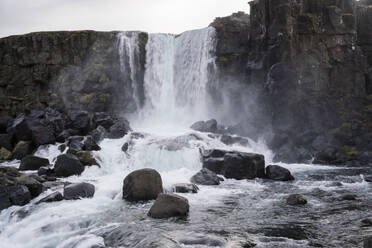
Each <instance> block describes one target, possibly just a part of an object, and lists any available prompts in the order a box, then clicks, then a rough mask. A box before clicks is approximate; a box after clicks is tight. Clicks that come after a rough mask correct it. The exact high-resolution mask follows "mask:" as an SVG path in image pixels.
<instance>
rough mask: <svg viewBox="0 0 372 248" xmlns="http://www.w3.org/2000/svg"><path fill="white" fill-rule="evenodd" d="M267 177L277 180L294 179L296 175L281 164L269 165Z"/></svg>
mask: <svg viewBox="0 0 372 248" xmlns="http://www.w3.org/2000/svg"><path fill="white" fill-rule="evenodd" d="M266 177H267V178H268V179H271V180H276V181H292V180H294V177H293V176H292V174H291V172H290V171H289V170H288V169H286V168H283V167H281V166H279V165H269V166H267V167H266Z"/></svg>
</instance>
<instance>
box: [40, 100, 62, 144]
mask: <svg viewBox="0 0 372 248" xmlns="http://www.w3.org/2000/svg"><path fill="white" fill-rule="evenodd" d="M43 122H44V124H46V125H47V126H48V127H50V128H51V129H52V130H53V132H54V134H55V136H58V135H59V134H61V133H62V132H63V131H64V130H65V127H66V124H67V123H66V118H65V117H64V116H63V115H62V114H61V113H60V112H58V111H57V110H55V109H52V108H50V107H48V108H46V109H45V115H44V120H43ZM58 142H60V141H58ZM62 142H64V141H62Z"/></svg>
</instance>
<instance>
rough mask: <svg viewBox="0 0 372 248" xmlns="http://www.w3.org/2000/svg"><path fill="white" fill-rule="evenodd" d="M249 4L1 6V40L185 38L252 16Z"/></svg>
mask: <svg viewBox="0 0 372 248" xmlns="http://www.w3.org/2000/svg"><path fill="white" fill-rule="evenodd" d="M247 2H248V0H0V37H4V36H9V35H14V34H23V33H29V32H34V31H52V30H85V29H92V30H102V31H110V30H120V31H129V30H141V31H147V32H151V33H158V32H162V33H175V34H177V33H181V32H183V31H186V30H191V29H197V28H203V27H206V26H208V25H209V24H210V23H211V22H212V21H213V20H214V18H215V17H221V16H227V15H230V14H232V13H233V12H237V11H244V12H247V13H248V12H249V5H248V4H247Z"/></svg>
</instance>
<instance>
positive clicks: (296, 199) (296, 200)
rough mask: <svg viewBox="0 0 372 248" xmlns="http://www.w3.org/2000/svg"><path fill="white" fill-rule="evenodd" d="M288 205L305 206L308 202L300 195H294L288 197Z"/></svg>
mask: <svg viewBox="0 0 372 248" xmlns="http://www.w3.org/2000/svg"><path fill="white" fill-rule="evenodd" d="M287 204H288V205H291V206H298V205H305V204H307V200H306V199H305V198H304V197H303V196H302V195H300V194H292V195H289V196H288V198H287Z"/></svg>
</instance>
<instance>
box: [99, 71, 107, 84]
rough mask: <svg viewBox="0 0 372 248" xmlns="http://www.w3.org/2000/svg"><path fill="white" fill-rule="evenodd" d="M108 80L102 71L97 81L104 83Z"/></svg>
mask: <svg viewBox="0 0 372 248" xmlns="http://www.w3.org/2000/svg"><path fill="white" fill-rule="evenodd" d="M108 81H110V79H109V78H108V77H107V75H106V73H102V75H101V77H100V78H99V81H98V82H99V83H101V84H104V83H107V82H108Z"/></svg>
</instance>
